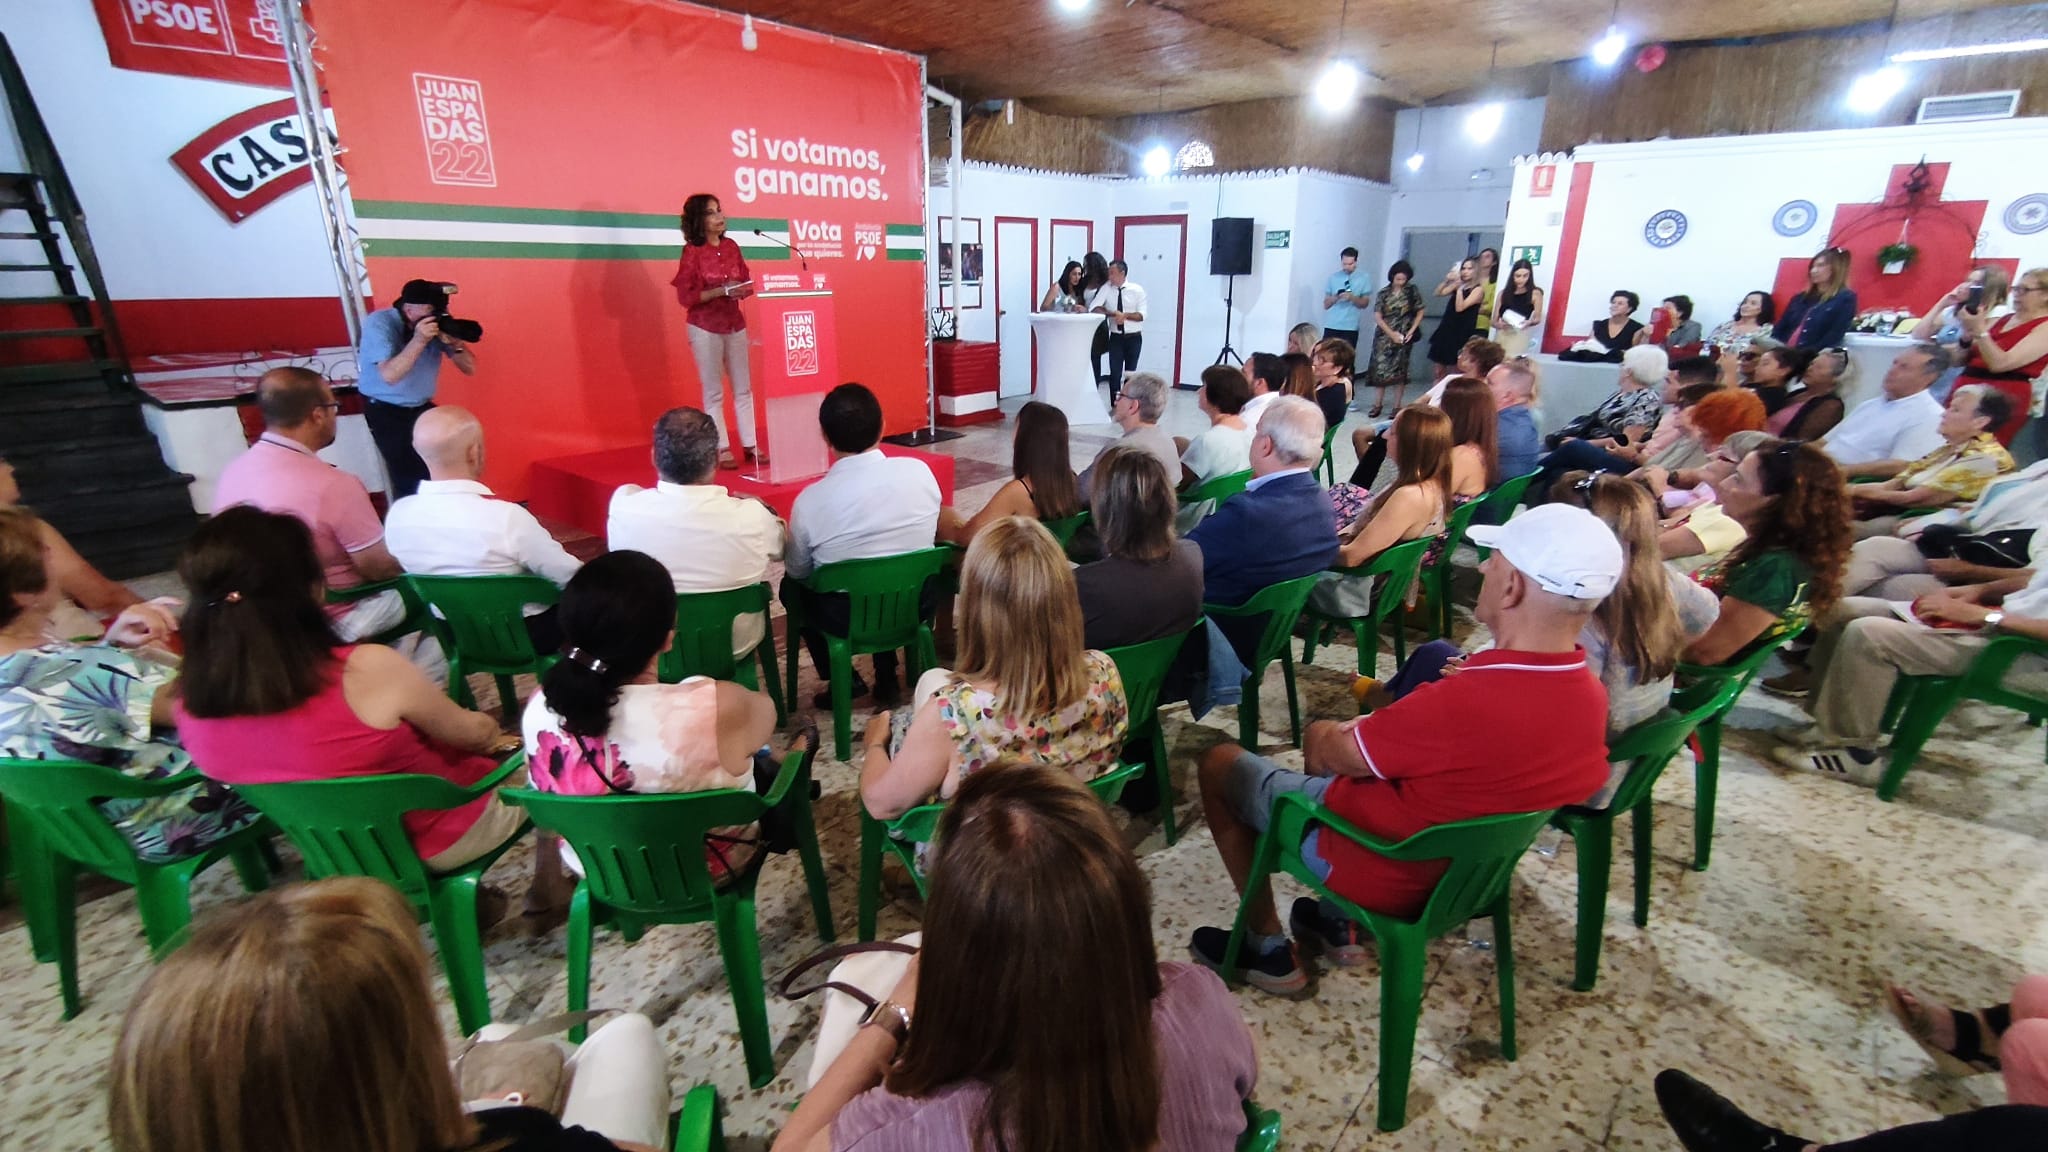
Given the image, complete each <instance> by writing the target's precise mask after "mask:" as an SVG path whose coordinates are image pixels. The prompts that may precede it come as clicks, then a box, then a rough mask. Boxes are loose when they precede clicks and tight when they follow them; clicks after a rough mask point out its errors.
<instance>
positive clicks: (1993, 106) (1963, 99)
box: [1913, 89, 2020, 124]
mask: <svg viewBox="0 0 2048 1152" xmlns="http://www.w3.org/2000/svg"><path fill="white" fill-rule="evenodd" d="M2019 111H2020V94H2019V90H2018V89H2014V90H2013V91H2011V92H1972V93H1970V94H1968V95H1965V96H1929V97H1928V98H1927V99H1925V100H1922V101H1921V102H1920V114H1919V115H1917V116H1915V117H1913V123H1915V124H1954V123H1956V122H1958V121H1961V120H2010V119H2012V118H2013V117H2014V116H2017V115H2019Z"/></svg>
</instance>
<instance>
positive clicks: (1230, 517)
mask: <svg viewBox="0 0 2048 1152" xmlns="http://www.w3.org/2000/svg"><path fill="white" fill-rule="evenodd" d="M1251 455H1252V480H1251V483H1249V484H1247V485H1245V489H1244V491H1242V492H1240V493H1238V494H1237V495H1235V496H1232V497H1231V498H1230V499H1228V500H1225V501H1224V502H1223V504H1222V506H1221V507H1219V508H1217V509H1216V511H1215V512H1213V513H1211V514H1210V515H1209V516H1208V518H1207V519H1204V520H1203V521H1202V522H1201V523H1200V524H1197V525H1195V528H1194V530H1193V531H1191V532H1189V533H1188V539H1190V540H1193V541H1194V542H1195V543H1196V544H1198V545H1200V546H1201V548H1202V599H1203V600H1206V601H1208V602H1209V603H1212V604H1242V603H1244V602H1245V601H1247V600H1249V599H1251V598H1252V597H1253V596H1254V595H1257V594H1258V592H1259V591H1260V590H1261V589H1263V588H1265V587H1267V586H1268V585H1272V584H1278V583H1281V582H1283V581H1287V580H1293V579H1296V578H1298V577H1302V576H1307V575H1309V574H1310V573H1312V572H1320V571H1322V570H1323V569H1325V568H1328V567H1329V566H1330V565H1331V563H1333V562H1334V561H1335V560H1336V559H1337V514H1336V513H1335V512H1334V511H1332V510H1331V508H1330V496H1329V493H1327V492H1325V491H1323V488H1322V485H1320V484H1318V483H1316V477H1315V472H1314V471H1313V469H1314V468H1315V466H1316V463H1317V462H1318V461H1320V460H1321V459H1322V456H1323V412H1322V409H1320V408H1318V407H1316V406H1315V404H1314V403H1313V402H1311V401H1308V400H1304V399H1302V398H1301V397H1299V396H1276V397H1274V398H1273V401H1272V402H1271V403H1270V404H1268V405H1266V411H1265V413H1264V414H1263V415H1261V416H1260V417H1259V427H1258V432H1257V434H1256V435H1254V436H1253V437H1252V453H1251ZM1216 623H1217V624H1218V626H1219V627H1221V628H1222V630H1223V633H1224V635H1225V636H1227V637H1229V639H1230V643H1231V647H1233V648H1235V649H1237V652H1238V655H1239V656H1240V657H1244V658H1248V657H1249V654H1250V652H1251V650H1252V647H1253V645H1255V644H1256V643H1257V641H1258V636H1259V632H1260V631H1261V630H1262V629H1263V628H1264V627H1265V621H1264V620H1263V619H1260V618H1258V617H1239V616H1233V617H1226V618H1223V619H1219V620H1218V621H1216Z"/></svg>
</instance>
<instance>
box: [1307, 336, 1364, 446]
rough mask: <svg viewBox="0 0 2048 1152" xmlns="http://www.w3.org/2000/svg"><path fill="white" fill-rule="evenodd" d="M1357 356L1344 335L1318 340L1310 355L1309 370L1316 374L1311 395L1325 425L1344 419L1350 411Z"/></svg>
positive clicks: (1333, 425) (1341, 421)
mask: <svg viewBox="0 0 2048 1152" xmlns="http://www.w3.org/2000/svg"><path fill="white" fill-rule="evenodd" d="M1356 359H1357V353H1356V352H1355V351H1354V350H1353V349H1352V347H1351V342H1350V341H1349V340H1344V339H1332V340H1324V341H1321V342H1319V343H1317V345H1316V350H1315V352H1314V354H1313V355H1311V356H1310V358H1309V370H1310V371H1311V372H1313V373H1314V374H1315V383H1316V390H1315V395H1314V396H1313V397H1312V399H1314V400H1315V402H1316V407H1318V408H1321V409H1322V410H1323V423H1324V424H1325V425H1326V426H1328V427H1331V428H1335V427H1336V426H1337V425H1339V424H1342V423H1344V417H1345V416H1346V415H1347V414H1348V413H1349V412H1350V411H1351V371H1352V368H1353V367H1354V366H1355V361H1356Z"/></svg>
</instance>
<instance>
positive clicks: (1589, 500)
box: [1572, 468, 1607, 512]
mask: <svg viewBox="0 0 2048 1152" xmlns="http://www.w3.org/2000/svg"><path fill="white" fill-rule="evenodd" d="M1605 475H1607V469H1605V468H1595V469H1594V470H1593V471H1591V472H1588V473H1586V474H1585V476H1584V477H1582V478H1580V480H1579V482H1578V483H1576V484H1574V485H1572V491H1573V492H1575V493H1577V494H1578V497H1579V503H1581V504H1583V505H1585V506H1586V511H1588V512H1591V511H1593V489H1594V487H1595V486H1597V485H1598V484H1599V483H1600V478H1601V477H1602V476H1605Z"/></svg>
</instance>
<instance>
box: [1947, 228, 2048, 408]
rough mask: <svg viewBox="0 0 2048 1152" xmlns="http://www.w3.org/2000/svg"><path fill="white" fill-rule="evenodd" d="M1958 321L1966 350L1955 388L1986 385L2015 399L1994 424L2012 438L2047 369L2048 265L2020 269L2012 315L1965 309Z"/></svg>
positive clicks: (2013, 295)
mask: <svg viewBox="0 0 2048 1152" xmlns="http://www.w3.org/2000/svg"><path fill="white" fill-rule="evenodd" d="M1956 326H1957V328H1959V329H1960V330H1961V333H1962V336H1961V340H1962V344H1963V347H1964V348H1965V349H1967V352H1966V353H1965V355H1964V357H1963V372H1962V375H1961V376H1959V377H1957V378H1956V387H1958V388H1960V387H1962V386H1964V385H1967V384H1983V385H1985V386H1987V387H1990V388H1992V389H1995V390H1997V391H1999V392H2001V393H2004V395H2005V398H2006V399H2007V400H2010V401H2012V409H2011V411H2012V415H2011V417H2010V419H2008V420H2007V422H2006V423H2004V424H2003V425H1994V426H1993V427H1992V429H1991V430H1992V432H1993V433H1994V434H1996V435H1997V436H1998V440H1999V443H2001V444H2008V443H2011V442H2012V438H2013V436H2015V435H2016V434H2018V432H2019V430H2020V425H2021V424H2022V423H2024V422H2025V420H2026V413H2027V410H2028V408H2029V406H2030V405H2031V404H2032V402H2033V397H2034V392H2033V381H2034V380H2036V379H2037V378H2039V377H2040V376H2041V375H2042V374H2043V373H2048V268H2029V269H2027V270H2026V271H2025V272H2022V273H2020V275H2019V279H2018V280H2017V281H2015V282H2014V284H2013V288H2012V312H2011V313H2010V314H2008V315H2005V316H2000V317H1998V318H1996V319H1993V318H1992V317H1991V316H1990V315H1988V314H1985V313H1982V312H1970V311H1968V310H1965V311H1964V312H1963V313H1962V314H1961V315H1960V316H1958V317H1957V318H1956Z"/></svg>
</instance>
